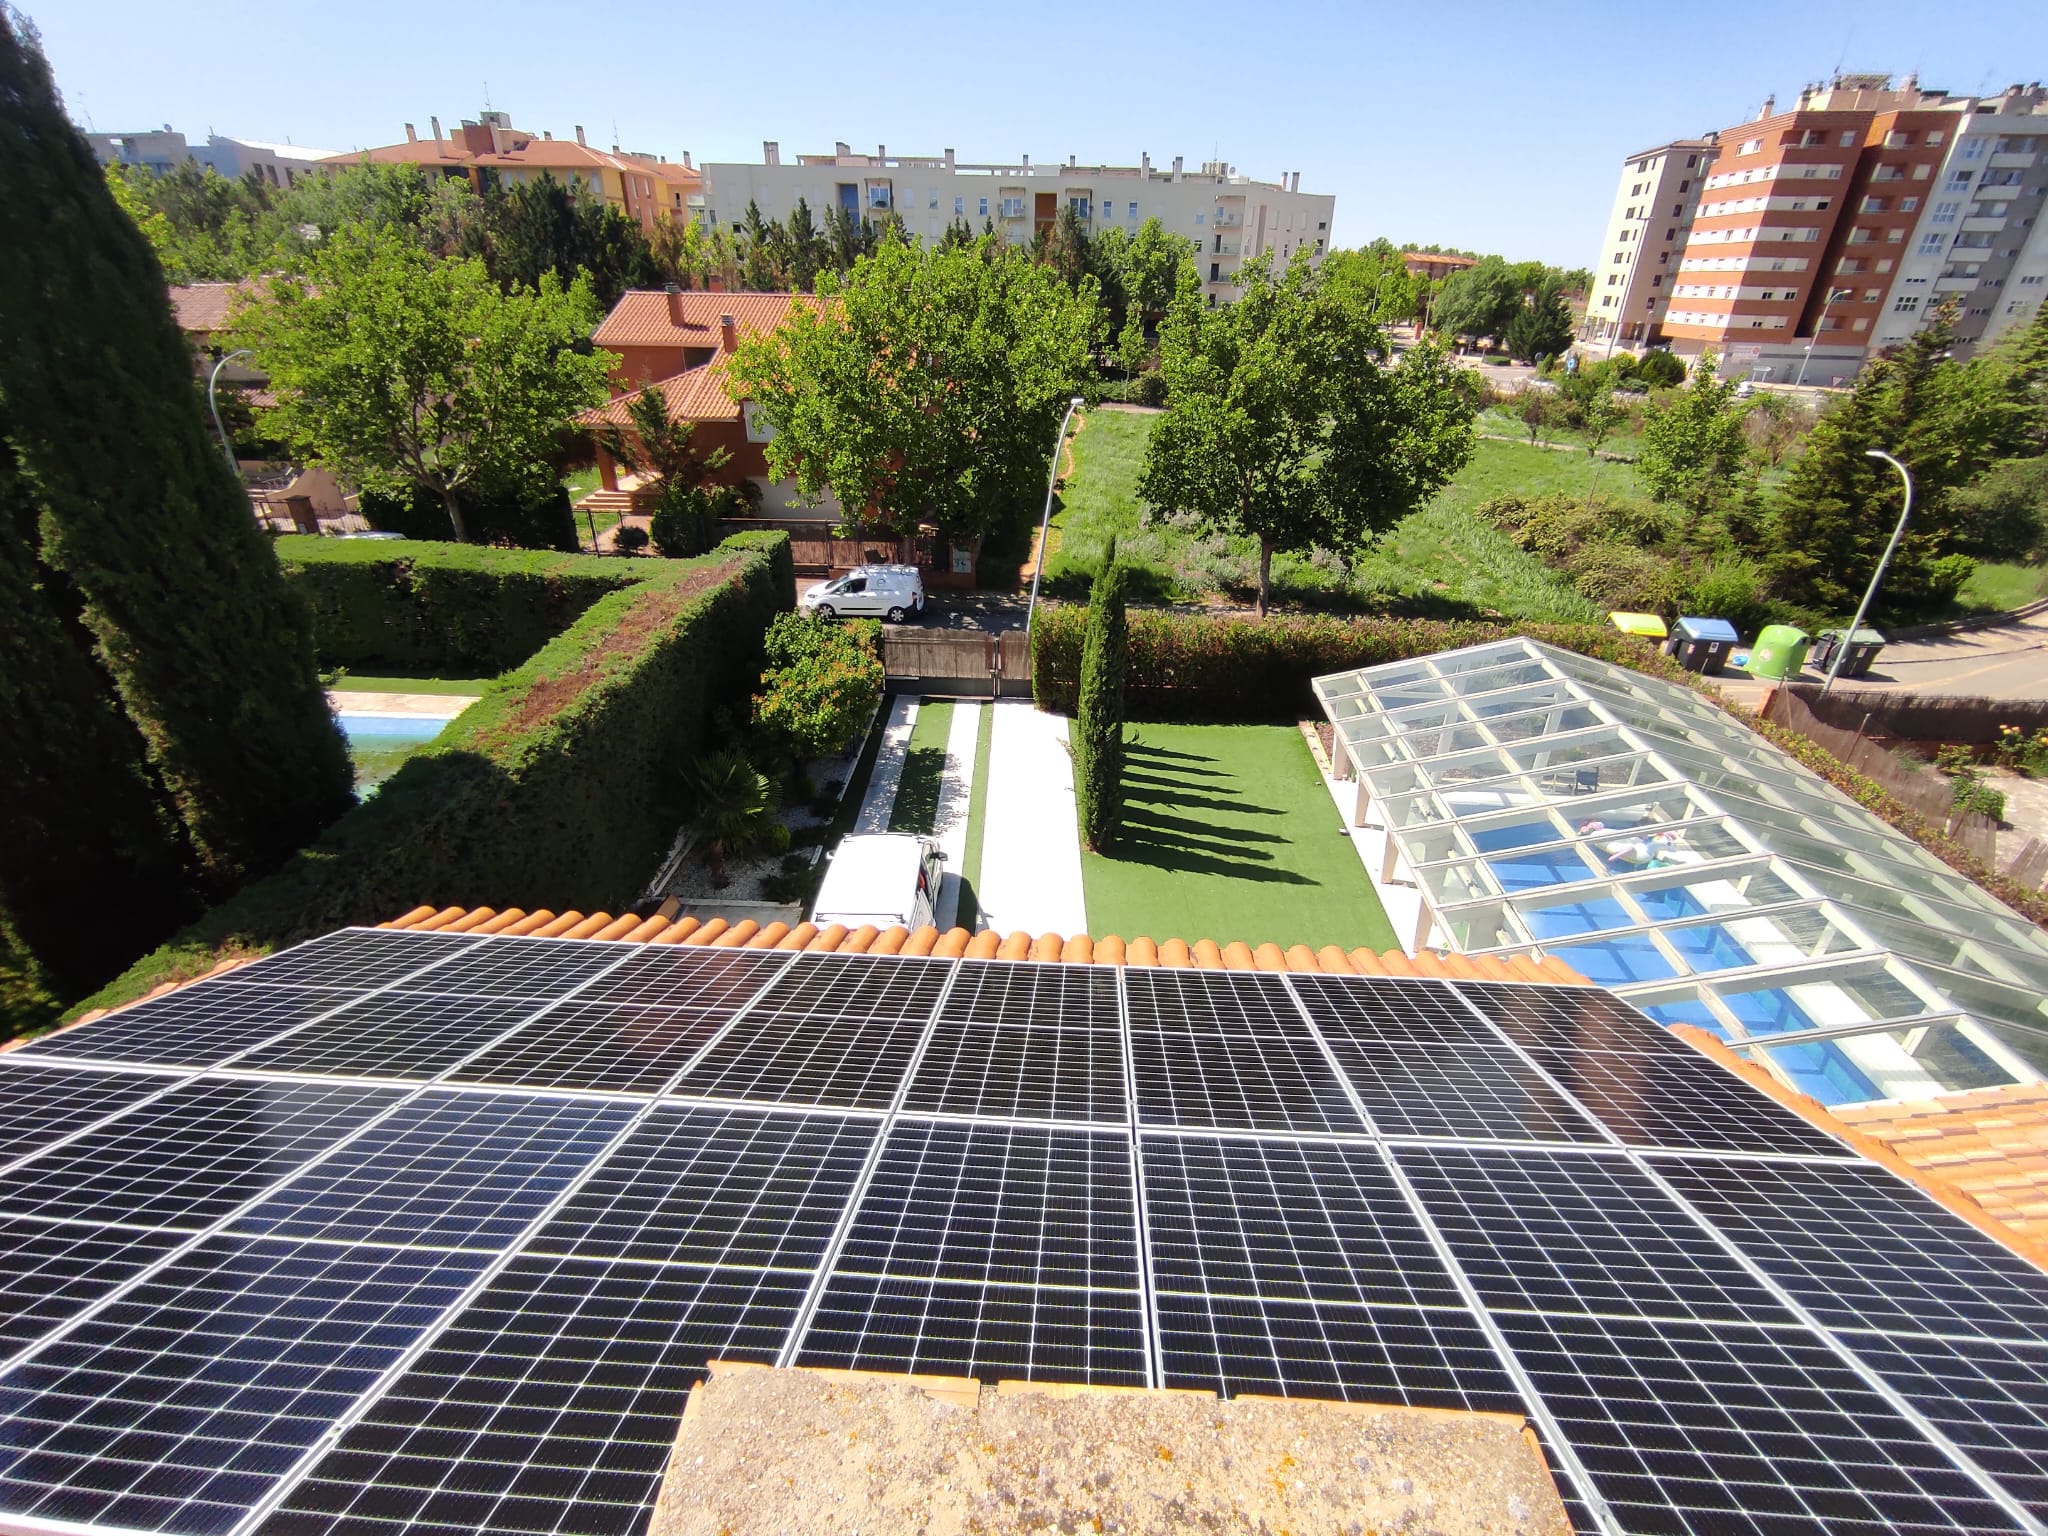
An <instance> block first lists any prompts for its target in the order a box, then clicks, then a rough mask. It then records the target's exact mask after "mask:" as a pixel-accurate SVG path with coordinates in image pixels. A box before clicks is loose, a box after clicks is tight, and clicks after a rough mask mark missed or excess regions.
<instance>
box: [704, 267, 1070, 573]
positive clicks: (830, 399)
mask: <svg viewBox="0 0 2048 1536" xmlns="http://www.w3.org/2000/svg"><path fill="white" fill-rule="evenodd" d="M818 291H819V295H820V297H821V298H822V299H823V300H824V301H825V302H823V303H822V304H820V305H818V306H816V307H815V308H811V307H805V308H801V309H794V310H792V311H791V313H790V315H789V318H788V319H787V320H786V321H784V323H783V325H782V328H781V329H780V330H779V331H777V332H775V333H774V334H773V335H769V336H762V337H755V338H751V339H749V340H747V341H744V342H742V343H741V345H740V349H739V352H738V354H737V355H736V356H735V358H734V359H733V362H732V364H731V378H732V379H733V381H734V385H735V388H736V389H738V390H743V391H745V393H746V394H747V396H748V397H750V398H751V399H753V400H754V401H756V402H757V404H758V407H759V410H760V412H761V414H762V415H763V416H764V417H765V418H766V420H767V421H768V423H769V424H770V425H771V426H772V427H773V428H774V429H775V437H774V440H773V441H771V442H770V443H769V444H768V447H767V454H768V463H769V468H770V471H771V472H772V473H773V474H775V475H776V476H784V475H791V476H794V477H795V479H796V483H797V488H798V490H799V492H800V493H801V494H802V495H804V496H811V497H815V496H817V495H819V494H820V493H821V492H823V491H826V490H829V491H831V492H832V494H833V495H834V496H835V497H836V498H837V499H838V501H839V504H840V505H841V506H842V507H844V508H845V509H846V516H847V519H848V522H849V524H850V525H854V526H860V525H865V526H870V527H880V528H883V529H887V530H890V531H893V532H898V533H902V534H910V533H914V532H915V530H916V528H917V526H918V525H919V524H920V523H933V524H936V525H937V526H938V527H939V528H940V529H941V530H942V531H944V532H945V533H946V534H948V535H949V536H952V537H955V538H960V539H968V538H972V537H974V536H976V535H978V534H981V533H985V532H988V531H989V530H990V529H991V528H993V527H996V526H998V525H999V524H1001V523H1002V522H1003V521H1004V519H1005V518H1006V517H1008V516H1011V515H1014V514H1015V512H1016V510H1017V508H1018V507H1020V506H1026V505H1028V504H1029V503H1030V502H1031V500H1032V497H1033V494H1034V492H1033V488H1034V487H1035V486H1039V485H1042V484H1043V483H1044V476H1045V455H1046V451H1047V445H1048V444H1050V443H1051V441H1052V437H1053V429H1054V428H1055V426H1056V425H1057V424H1058V422H1059V416H1060V411H1061V410H1062V408H1063V407H1064V406H1065V403H1066V400H1067V398H1068V397H1069V396H1070V395H1072V394H1073V392H1074V389H1075V387H1076V386H1077V385H1078V384H1079V383H1080V381H1081V379H1082V378H1083V377H1084V376H1085V375H1086V373H1087V369H1088V366H1089V363H1088V358H1089V350H1090V347H1091V346H1092V344H1093V342H1094V340H1095V335H1096V327H1097V324H1098V316H1097V311H1096V307H1095V303H1094V295H1093V292H1092V287H1091V285H1089V284H1087V283H1086V282H1085V281H1084V285H1083V291H1082V292H1081V293H1080V294H1078V295H1077V294H1075V293H1072V292H1070V291H1069V290H1068V289H1067V288H1066V286H1065V285H1064V284H1063V283H1061V282H1060V280H1059V279H1058V278H1057V277H1056V276H1055V275H1054V274H1053V273H1052V272H1051V271H1050V270H1048V269H1047V268H1045V267H1042V266H1037V265H1035V264H1033V263H1032V262H1031V261H1030V260H1029V259H1027V258H1026V257H1025V256H1024V255H1023V253H1022V252H1019V251H1015V250H1011V249H1008V248H1004V247H1001V246H999V245H997V244H995V243H994V242H992V241H990V240H988V239H987V238H984V239H982V240H980V241H978V242H977V243H976V245H975V246H974V247H973V248H972V249H958V250H951V251H935V250H934V251H927V250H922V249H920V248H918V247H917V246H914V245H912V244H909V243H907V242H906V241H904V240H902V239H901V238H900V237H892V238H891V239H889V240H887V241H885V242H884V243H883V245H882V246H881V248H880V250H879V251H878V252H877V253H876V254H875V255H874V256H872V257H870V258H868V259H867V260H865V261H862V262H860V263H859V264H858V265H857V266H855V268H854V269H853V271H851V272H850V273H848V274H847V275H846V276H845V277H843V278H841V277H838V276H837V275H835V274H826V275H825V276H823V277H821V278H820V279H819V283H818Z"/></svg>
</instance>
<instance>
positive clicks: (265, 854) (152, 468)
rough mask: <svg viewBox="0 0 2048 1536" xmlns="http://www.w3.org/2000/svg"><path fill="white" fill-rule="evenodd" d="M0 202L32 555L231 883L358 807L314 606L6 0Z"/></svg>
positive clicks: (14, 432)
mask: <svg viewBox="0 0 2048 1536" xmlns="http://www.w3.org/2000/svg"><path fill="white" fill-rule="evenodd" d="M0 203H4V206H6V207H7V209H8V210H9V217H10V219H11V220H12V232H11V233H10V236H9V238H8V239H6V240H4V241H0V336H4V337H6V338H7V343H6V345H5V346H4V347H0V402H4V414H0V435H4V437H5V439H6V441H7V443H8V444H9V446H10V447H11V449H12V451H13V453H14V455H15V457H16V459H17V461H18V463H19V465H20V468H21V471H22V473H23V475H24V476H25V477H26V478H27V479H28V480H29V481H30V482H31V483H32V485H33V486H34V488H35V495H36V498H37V501H38V503H39V505H40V511H41V516H40V519H39V523H38V529H37V547H36V548H35V549H34V551H33V555H34V558H35V560H36V561H37V562H38V563H39V564H41V565H42V566H45V567H47V568H49V570H51V571H52V572H53V573H56V574H58V575H61V576H62V578H63V579H64V580H65V581H66V582H68V584H69V585H70V587H71V588H72V589H73V590H74V591H75V592H76V593H77V594H78V599H79V603H80V608H79V617H80V621H81V622H82V624H83V625H84V627H85V629H86V630H87V631H88V632H89V633H90V634H91V636H92V638H93V643H94V647H95V651H96V654H97V658H98V664H99V666H100V667H101V668H102V669H103V670H104V672H105V673H106V674H107V676H108V677H109V678H111V680H112V682H113V686H114V689H115V692H116V694H117V695H118V697H119V699H120V701H121V705H122V709H123V711H124V712H125V713H126V714H127V716H128V718H129V720H130V721H131V722H133V725H134V728H135V730H136V731H137V732H138V733H139V734H140V736H141V739H142V741H143V743H144V746H145V750H146V752H147V757H148V762H149V766H150V769H151V772H152V774H153V775H154V777H155V779H156V781H157V782H158V783H159V784H160V785H161V786H162V788H163V791H164V792H165V794H166V795H167V796H168V797H169V802H170V804H171V806H172V807H173V809H174V810H175V812H176V814H177V816H178V819H179V820H180V821H182V822H183V823H184V825H185V828H186V832H187V835H188V837H189V838H190V841H191V845H192V848H193V850H194V852H195V854H196V856H197V858H198V861H199V865H200V869H201V872H202V874H203V875H204V877H205V878H206V880H207V881H208V883H209V884H211V885H212V886H213V887H214V888H216V889H220V888H224V887H227V886H229V885H232V884H234V883H236V882H237V881H239V880H241V879H243V878H244V877H246V876H248V875H250V874H253V873H256V872H259V871H262V870H266V869H269V868H271V867H273V866H274V865H276V864H277V863H278V862H279V861H280V860H282V859H283V858H284V857H285V856H286V855H287V854H289V853H290V852H291V851H292V850H294V849H295V848H298V847H300V846H301V845H303V844H304V843H306V842H307V841H309V840H310V839H311V838H312V836H313V835H314V834H315V833H316V832H318V831H319V830H320V829H321V828H322V827H323V826H325V825H326V824H327V823H328V822H329V821H331V820H333V819H334V817H335V816H337V815H338V814H340V813H341V812H342V811H343V810H345V809H346V808H347V807H348V805H349V803H350V773H349V764H348V756H347V752H346V750H345V748H344V746H343V744H342V740H341V735H340V732H339V731H337V730H336V729H335V725H334V721H333V718H332V716H331V715H330V714H329V713H328V709H327V701H326V698H325V696H324V695H323V694H322V692H321V688H320V679H319V674H318V672H317V671H316V670H315V667H314V662H313V641H312V631H311V626H310V624H309V622H308V620H307V617H306V614H305V612H304V611H303V609H302V608H301V607H300V606H299V604H298V603H297V601H296V600H295V599H294V598H293V597H292V595H291V594H290V592H289V591H288V590H287V589H286V587H285V584H284V579H283V577H282V576H281V575H280V574H279V572H278V568H277V561H276V559H275V558H274V557H273V556H272V554H271V551H270V548H269V546H268V544H267V543H266V542H265V540H264V537H263V535H262V534H261V533H260V532H259V531H258V530H257V528H256V523H255V519H254V518H253V517H251V516H250V513H249V504H248V494H247V492H246V490H245V489H244V487H243V486H242V484H241V482H240V480H239V478H238V477H237V476H236V475H235V474H234V472H233V471H232V470H231V469H230V468H229V467H228V466H227V465H226V464H224V463H223V462H222V459H221V453H220V449H219V446H218V445H217V444H216V443H214V442H213V441H212V440H211V437H210V434H209V431H208V428H207V426H206V423H205V416H204V407H203V405H202V403H201V401H200V398H199V395H198V392H197V391H196V390H195V389H194V387H193V380H192V358H191V353H190V352H189V350H188V349H187V347H186V344H185V339H184V337H183V335H182V334H181V333H180V332H179V330H178V327H177V323H176V321H175V320H173V318H172V316H171V309H170V301H169V297H168V295H167V293H166V291H165V288H164V277H163V271H162V268H161V267H159V266H158V264H157V260H156V257H155V256H154V255H153V254H152V253H151V251H150V248H149V244H148V242H147V241H146V240H145V239H144V237H143V235H142V234H141V232H140V231H138V230H137V229H136V227H135V225H134V223H133V221H132V220H130V219H129V217H128V216H127V215H126V214H125V213H123V212H122V211H121V209H120V207H119V205H118V204H116V203H115V201H114V198H113V196H112V194H111V193H109V192H108V190H107V183H106V179H105V176H104V175H103V173H102V172H101V170H100V167H99V166H98V164H97V163H96V162H95V160H94V158H93V154H92V150H91V149H90V148H89V147H88V146H87V145H86V142H85V140H84V139H83V138H82V137H80V135H79V134H78V132H77V130H76V129H74V128H73V127H72V126H71V124H70V122H69V121H68V120H67V119H66V117H65V115H64V110H63V107H62V105H61V103H60V101H59V99H58V96H57V90H56V86H55V84H54V83H53V82H52V80H51V78H50V73H49V66H48V64H47V63H46V62H45V61H44V59H43V56H42V53H41V51H40V49H39V47H38V46H37V43H36V41H35V36H34V33H33V31H32V30H31V29H30V28H29V27H28V25H27V23H26V22H25V21H24V20H22V19H21V18H20V17H19V16H18V15H17V14H15V13H11V12H10V13H8V14H7V15H6V16H5V17H4V18H0ZM79 809H80V813H81V814H87V815H90V814H93V813H94V808H93V807H91V806H84V805H82V806H80V808H79Z"/></svg>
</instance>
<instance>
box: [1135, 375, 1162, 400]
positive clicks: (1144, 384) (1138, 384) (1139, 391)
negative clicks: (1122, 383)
mask: <svg viewBox="0 0 2048 1536" xmlns="http://www.w3.org/2000/svg"><path fill="white" fill-rule="evenodd" d="M1130 395H1131V399H1132V401H1133V402H1135V403H1136V404H1138V405H1164V404H1166V375H1165V374H1163V373H1161V372H1160V371H1159V370H1158V369H1156V368H1155V369H1153V370H1152V371H1151V372H1150V373H1141V374H1139V375H1138V376H1137V377H1136V378H1135V379H1133V380H1131V390H1130Z"/></svg>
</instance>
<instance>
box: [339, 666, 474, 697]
mask: <svg viewBox="0 0 2048 1536" xmlns="http://www.w3.org/2000/svg"><path fill="white" fill-rule="evenodd" d="M492 681H493V679H491V678H488V677H358V676H356V674H355V673H353V672H342V673H340V674H339V675H337V676H336V677H335V679H334V681H333V682H332V683H331V684H329V686H330V687H334V688H340V689H344V690H346V691H347V692H349V693H439V694H450V695H457V696H460V695H468V696H469V697H471V698H474V697H475V696H476V695H478V694H480V693H482V692H483V691H484V690H485V689H486V688H488V687H490V686H491V683H492Z"/></svg>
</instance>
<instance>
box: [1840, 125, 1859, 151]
mask: <svg viewBox="0 0 2048 1536" xmlns="http://www.w3.org/2000/svg"><path fill="white" fill-rule="evenodd" d="M1855 147H1856V130H1855V129H1854V128H1844V129H1843V130H1842V148H1844V149H1854V148H1855Z"/></svg>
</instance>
